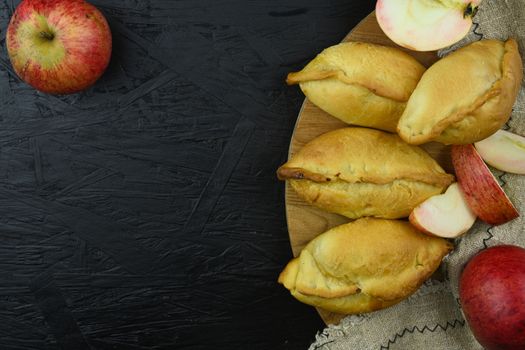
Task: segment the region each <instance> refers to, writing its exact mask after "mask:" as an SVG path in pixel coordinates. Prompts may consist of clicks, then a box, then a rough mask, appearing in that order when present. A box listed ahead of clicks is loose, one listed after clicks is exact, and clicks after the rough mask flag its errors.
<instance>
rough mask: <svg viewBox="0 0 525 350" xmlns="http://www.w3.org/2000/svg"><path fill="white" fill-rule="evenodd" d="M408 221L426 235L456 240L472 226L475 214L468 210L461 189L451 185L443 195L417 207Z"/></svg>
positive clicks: (431, 198) (455, 184) (454, 184)
mask: <svg viewBox="0 0 525 350" xmlns="http://www.w3.org/2000/svg"><path fill="white" fill-rule="evenodd" d="M409 220H410V223H411V224H412V225H413V226H414V227H416V228H417V229H418V230H420V231H422V232H424V233H426V234H429V235H433V236H438V237H443V238H456V237H458V236H460V235H462V234H464V233H465V232H467V231H468V230H469V229H470V228H471V227H472V225H474V222H475V221H476V214H474V213H473V212H472V210H470V207H469V206H468V204H467V201H466V199H465V197H464V195H463V192H462V191H461V188H460V187H459V186H458V184H457V183H453V184H452V185H450V186H449V187H448V189H447V191H446V192H445V193H443V194H441V195H437V196H433V197H430V198H429V199H427V200H426V201H424V202H423V203H421V204H420V205H418V206H417V207H416V208H415V209H414V210H413V211H412V213H411V214H410V217H409Z"/></svg>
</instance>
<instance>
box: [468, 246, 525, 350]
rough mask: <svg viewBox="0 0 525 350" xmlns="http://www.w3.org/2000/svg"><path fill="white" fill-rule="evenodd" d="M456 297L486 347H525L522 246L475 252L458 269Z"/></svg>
mask: <svg viewBox="0 0 525 350" xmlns="http://www.w3.org/2000/svg"><path fill="white" fill-rule="evenodd" d="M459 300H460V302H461V307H462V309H463V312H464V314H465V317H466V319H467V322H468V325H469V326H470V329H471V330H472V333H473V334H474V336H475V337H476V339H477V340H478V342H479V343H480V344H481V345H483V347H484V348H485V349H487V350H496V349H497V350H503V349H516V350H518V349H525V249H523V248H521V247H518V246H512V245H500V246H495V247H491V248H488V249H485V250H483V251H481V252H480V253H478V254H477V255H475V256H474V257H473V258H472V259H470V261H469V262H468V263H467V265H466V266H465V268H464V270H463V272H462V273H461V276H460V279H459Z"/></svg>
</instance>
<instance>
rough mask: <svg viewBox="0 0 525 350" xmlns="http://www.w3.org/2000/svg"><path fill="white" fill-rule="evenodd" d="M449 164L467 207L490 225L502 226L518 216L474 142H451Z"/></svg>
mask: <svg viewBox="0 0 525 350" xmlns="http://www.w3.org/2000/svg"><path fill="white" fill-rule="evenodd" d="M451 157H452V164H453V165H454V169H455V171H456V177H457V179H458V183H459V186H460V187H461V189H462V190H463V193H464V194H465V199H466V200H467V203H468V204H469V207H470V209H472V211H473V212H474V213H475V214H476V215H477V216H478V217H479V218H480V219H481V220H483V221H485V222H486V223H488V224H490V225H501V224H504V223H506V222H508V221H511V220H513V219H515V218H517V217H518V216H519V213H518V211H517V210H516V208H515V207H514V205H513V204H512V202H511V201H510V199H509V198H508V197H507V195H506V194H505V192H504V191H503V189H502V188H501V186H500V185H499V183H498V181H497V180H496V178H494V175H492V173H491V171H490V169H489V168H488V167H487V165H486V164H485V162H484V161H483V159H481V156H480V155H479V153H478V152H477V151H476V149H475V148H474V146H473V145H453V146H452V151H451Z"/></svg>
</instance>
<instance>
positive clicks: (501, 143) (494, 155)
mask: <svg viewBox="0 0 525 350" xmlns="http://www.w3.org/2000/svg"><path fill="white" fill-rule="evenodd" d="M474 146H476V149H477V151H478V153H479V155H480V156H481V158H483V160H484V161H485V162H487V163H488V164H490V165H492V166H493V167H494V168H496V169H499V170H502V171H506V172H508V173H514V174H525V137H523V136H519V135H516V134H513V133H511V132H508V131H505V130H499V131H497V132H496V133H495V134H493V135H492V136H489V137H488V138H486V139H485V140H482V141H479V142H476V143H475V144H474Z"/></svg>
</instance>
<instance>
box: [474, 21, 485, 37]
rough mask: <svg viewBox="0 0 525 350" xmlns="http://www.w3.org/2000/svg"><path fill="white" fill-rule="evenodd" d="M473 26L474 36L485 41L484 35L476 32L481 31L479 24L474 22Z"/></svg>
mask: <svg viewBox="0 0 525 350" xmlns="http://www.w3.org/2000/svg"><path fill="white" fill-rule="evenodd" d="M472 24H473V25H474V29H473V30H472V32H473V33H474V34H476V35H477V36H479V40H481V39H483V33H478V32H477V31H476V30H478V29H479V23H478V22H474V21H472Z"/></svg>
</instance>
